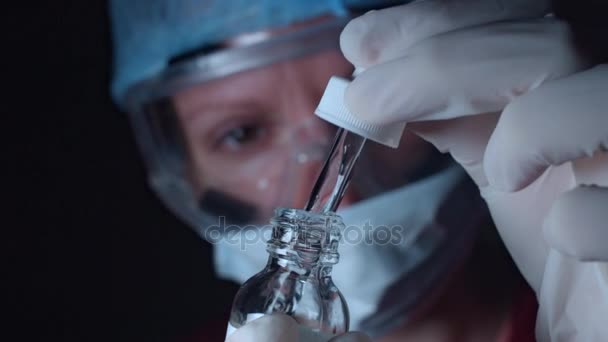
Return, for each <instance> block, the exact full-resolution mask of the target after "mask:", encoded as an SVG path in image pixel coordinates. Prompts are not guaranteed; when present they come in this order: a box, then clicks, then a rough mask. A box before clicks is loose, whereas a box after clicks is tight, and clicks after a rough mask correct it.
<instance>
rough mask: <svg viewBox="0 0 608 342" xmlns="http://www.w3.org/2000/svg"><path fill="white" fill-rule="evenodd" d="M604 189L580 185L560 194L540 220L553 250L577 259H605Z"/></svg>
mask: <svg viewBox="0 0 608 342" xmlns="http://www.w3.org/2000/svg"><path fill="white" fill-rule="evenodd" d="M607 199H608V190H607V189H606V188H602V187H597V186H580V187H577V188H575V189H573V190H570V191H568V192H565V193H563V194H561V195H560V196H559V197H558V198H557V200H556V201H555V202H554V203H553V206H552V207H551V209H550V211H549V214H548V215H547V217H546V218H545V220H544V222H543V235H544V239H545V241H546V242H547V243H548V244H549V245H550V246H551V247H552V248H555V249H556V250H558V251H560V252H561V253H563V254H566V255H568V256H571V257H573V258H575V259H577V260H580V261H608V250H607V249H606V246H605V241H607V240H608V229H606V228H605V222H606V219H607V218H608V216H607V215H606V211H605V208H604V206H605V202H606V200H607Z"/></svg>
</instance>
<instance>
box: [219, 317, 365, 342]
mask: <svg viewBox="0 0 608 342" xmlns="http://www.w3.org/2000/svg"><path fill="white" fill-rule="evenodd" d="M258 341H265V342H372V340H371V339H370V338H369V337H367V336H366V335H364V334H363V333H360V332H349V333H346V334H342V335H339V336H334V337H331V336H327V335H325V334H320V333H315V332H313V331H312V330H310V329H307V328H305V327H303V326H301V325H299V324H298V323H296V321H295V320H294V319H293V318H291V317H289V316H287V315H283V314H272V315H266V316H262V317H260V318H258V319H255V320H253V321H251V322H249V323H247V324H245V325H244V326H242V327H240V328H239V329H237V330H236V331H234V332H233V333H232V334H231V335H230V336H228V338H227V339H226V342H258Z"/></svg>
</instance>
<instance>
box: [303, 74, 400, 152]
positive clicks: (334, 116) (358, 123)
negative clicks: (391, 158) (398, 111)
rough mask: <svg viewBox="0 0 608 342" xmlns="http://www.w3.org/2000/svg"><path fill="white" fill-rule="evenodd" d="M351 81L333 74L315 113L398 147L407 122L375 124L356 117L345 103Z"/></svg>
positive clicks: (361, 134)
mask: <svg viewBox="0 0 608 342" xmlns="http://www.w3.org/2000/svg"><path fill="white" fill-rule="evenodd" d="M349 83H350V82H349V81H348V80H346V79H344V78H341V77H337V76H333V77H332V78H331V79H330V80H329V83H328V84H327V87H326V88H325V92H324V93H323V96H322V97H321V101H320V102H319V105H318V106H317V109H316V110H315V114H316V115H317V116H318V117H320V118H322V119H323V120H325V121H328V122H330V123H332V124H334V125H336V126H339V127H342V128H344V129H346V130H348V131H350V132H353V133H355V134H358V135H360V136H363V137H365V138H367V139H370V140H373V141H375V142H378V143H380V144H383V145H386V146H389V147H392V148H397V147H398V146H399V141H400V140H401V135H402V134H403V130H404V128H405V123H394V124H386V125H374V124H371V123H368V122H365V121H363V120H360V119H359V118H357V117H355V116H354V115H353V114H352V113H351V112H350V111H349V110H348V108H346V105H345V104H344V93H345V91H346V87H347V86H348V84H349Z"/></svg>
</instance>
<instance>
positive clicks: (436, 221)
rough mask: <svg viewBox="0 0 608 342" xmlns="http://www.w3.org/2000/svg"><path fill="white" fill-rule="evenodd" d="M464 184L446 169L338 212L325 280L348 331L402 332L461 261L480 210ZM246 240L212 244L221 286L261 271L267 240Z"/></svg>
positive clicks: (473, 193)
mask: <svg viewBox="0 0 608 342" xmlns="http://www.w3.org/2000/svg"><path fill="white" fill-rule="evenodd" d="M466 179H467V178H466V176H465V174H464V172H463V171H462V170H461V169H460V168H459V167H451V168H448V169H446V170H444V171H442V172H440V173H437V174H435V175H433V176H431V177H428V178H425V179H422V180H420V181H417V182H415V183H412V184H409V185H406V186H403V187H401V188H398V189H396V190H393V191H390V192H387V193H384V194H382V195H380V196H376V197H373V198H371V199H368V200H365V201H361V202H358V203H356V204H354V205H352V206H350V207H348V208H345V209H344V210H340V211H339V212H338V214H340V215H341V216H342V218H343V220H344V223H345V225H346V227H347V228H346V229H345V231H344V232H343V236H342V241H341V243H340V247H339V252H340V262H339V263H338V264H337V265H336V266H335V267H334V269H333V272H332V278H333V280H334V282H335V284H336V286H338V288H339V289H340V291H341V292H342V294H343V295H344V297H345V298H346V301H347V302H348V306H349V310H350V327H351V329H352V330H362V331H365V332H367V333H368V334H370V335H380V334H383V333H385V332H387V331H389V330H390V329H392V328H394V327H396V326H398V325H400V324H402V323H403V322H404V321H405V320H406V319H407V316H408V312H409V311H410V310H411V309H412V308H413V307H414V306H415V305H417V304H418V303H419V300H420V299H424V298H423V296H425V295H426V294H427V292H428V291H429V290H431V288H432V287H433V286H434V285H436V284H437V282H438V280H439V279H441V278H442V277H443V276H445V275H446V274H447V273H448V272H449V271H450V270H451V269H453V268H454V266H455V265H454V264H456V263H458V262H459V260H460V259H462V257H463V256H464V255H466V254H467V252H468V251H469V250H470V245H471V244H472V241H473V240H474V237H475V231H476V229H475V227H476V224H475V223H477V222H478V219H479V218H480V215H479V214H480V213H483V209H482V208H483V207H482V206H481V205H482V204H481V203H482V202H481V200H480V199H479V196H478V193H477V190H476V187H475V186H474V185H473V184H469V183H468V182H467V181H466ZM463 183H466V184H464V185H463ZM463 186H464V188H463ZM457 188H458V189H457ZM467 189H468V190H469V191H466V190H467ZM455 195H456V196H455ZM446 223H447V224H446ZM448 224H449V226H448ZM454 225H457V226H456V227H454ZM268 228H269V227H265V229H266V230H267V229H268ZM251 233H253V232H250V234H247V233H246V232H243V233H241V234H240V235H235V236H233V237H232V238H231V239H230V242H228V241H226V240H224V239H222V240H221V241H220V242H218V243H217V244H215V248H214V263H215V268H216V272H217V274H218V275H219V276H220V277H221V278H224V279H229V280H233V281H236V282H239V283H242V282H244V281H245V280H247V279H249V278H250V277H251V276H252V275H254V274H255V273H257V272H259V271H260V270H261V269H262V268H263V267H264V266H265V264H266V261H267V260H268V253H267V252H266V249H265V248H266V242H265V241H266V239H262V238H257V239H252V236H253V235H256V234H251ZM258 236H259V235H258ZM265 236H268V235H267V234H266V235H265ZM253 240H255V241H253ZM244 242H245V243H244Z"/></svg>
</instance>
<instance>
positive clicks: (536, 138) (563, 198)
mask: <svg viewBox="0 0 608 342" xmlns="http://www.w3.org/2000/svg"><path fill="white" fill-rule="evenodd" d="M546 5H547V2H546V1H533V0H522V1H518V0H515V1H499V0H462V1H448V0H443V1H441V0H427V1H418V2H414V3H411V4H409V5H404V6H399V7H394V8H388V9H384V10H380V11H375V12H372V13H369V14H366V15H364V16H362V17H359V18H357V19H354V20H353V21H352V22H351V23H350V24H349V25H348V26H347V27H346V28H345V30H344V32H343V33H342V36H341V47H342V50H343V52H344V55H345V56H346V57H347V59H349V60H350V61H351V62H352V63H353V64H354V65H355V67H358V68H365V69H366V70H365V71H364V72H362V73H361V74H360V75H359V76H357V78H356V79H355V80H354V81H353V82H352V83H351V85H350V86H349V88H348V89H347V92H346V104H347V106H348V107H349V109H350V110H351V111H352V112H353V113H354V114H355V115H358V116H359V117H360V118H362V119H364V120H366V121H370V122H372V123H385V124H386V123H391V122H401V121H406V122H409V124H408V125H409V126H408V127H409V129H411V130H412V131H414V132H416V133H417V134H418V135H420V136H421V137H423V138H424V139H426V140H428V141H429V142H431V143H433V144H434V145H435V146H436V147H437V148H438V149H440V150H441V151H443V152H449V153H450V154H451V155H452V156H453V157H454V159H455V160H456V161H457V162H459V163H460V164H461V165H462V166H463V167H464V168H465V169H466V170H467V172H468V173H469V175H470V176H471V177H472V178H473V180H474V181H475V182H476V183H477V184H478V185H479V187H480V189H481V193H482V195H483V197H484V199H485V200H486V202H487V203H488V207H489V208H490V211H491V214H492V218H493V219H494V222H495V223H496V226H497V228H498V230H499V232H500V234H501V237H502V239H503V240H504V242H505V245H506V246H507V248H508V249H509V251H510V253H511V255H512V256H513V259H514V260H515V262H516V264H517V266H518V267H519V269H520V270H521V272H522V274H523V275H524V277H525V278H526V280H527V281H528V283H529V284H530V285H531V286H532V288H533V289H534V290H535V291H536V294H537V297H538V300H539V305H540V308H539V313H538V321H537V339H538V340H539V341H548V340H551V341H574V340H576V341H606V340H608V327H607V325H606V324H605V317H608V263H606V261H608V248H606V246H607V244H606V241H607V236H608V228H607V226H606V222H608V216H606V214H607V211H606V209H607V208H608V188H607V187H608V153H606V149H608V115H607V114H608V112H606V108H608V92H606V89H608V66H597V67H595V68H593V69H589V68H590V67H591V66H592V65H591V64H590V63H589V61H588V60H586V58H584V56H581V55H580V54H579V51H578V49H577V48H576V46H575V45H574V43H573V37H572V34H571V32H570V30H569V27H568V25H567V24H566V23H564V22H561V21H559V20H557V19H555V18H551V17H544V13H545V11H546V10H547V8H546ZM406 157H407V156H406ZM586 157H592V158H586ZM594 176H595V177H594ZM587 184H595V185H598V186H596V187H588V186H586V185H587ZM589 261H593V262H589Z"/></svg>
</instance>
